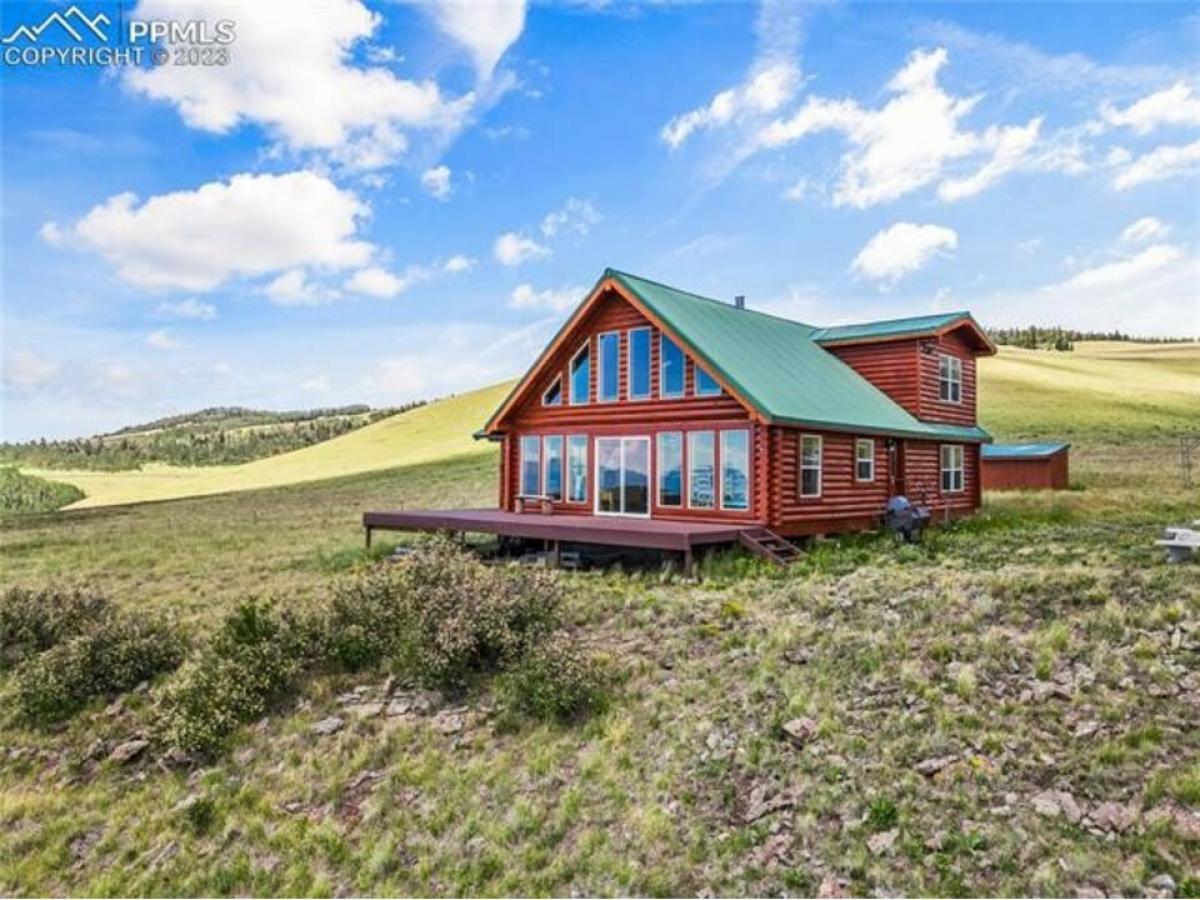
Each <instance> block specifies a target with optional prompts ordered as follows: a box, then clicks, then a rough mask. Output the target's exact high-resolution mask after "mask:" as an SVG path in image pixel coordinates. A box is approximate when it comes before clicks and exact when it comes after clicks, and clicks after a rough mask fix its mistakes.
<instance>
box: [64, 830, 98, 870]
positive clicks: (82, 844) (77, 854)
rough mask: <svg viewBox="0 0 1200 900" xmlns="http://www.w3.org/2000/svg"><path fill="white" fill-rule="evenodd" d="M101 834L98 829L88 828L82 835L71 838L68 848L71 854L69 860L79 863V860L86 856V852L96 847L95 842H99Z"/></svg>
mask: <svg viewBox="0 0 1200 900" xmlns="http://www.w3.org/2000/svg"><path fill="white" fill-rule="evenodd" d="M101 834H102V832H101V830H100V829H99V828H89V829H88V830H87V831H85V832H84V833H83V834H81V835H77V836H76V837H74V838H72V839H71V843H70V845H69V847H68V849H69V850H70V853H71V859H72V860H73V861H75V862H79V860H80V859H82V858H83V857H84V856H86V855H87V853H88V851H89V850H91V849H92V847H94V846H95V845H96V842H97V841H99V840H100V835H101Z"/></svg>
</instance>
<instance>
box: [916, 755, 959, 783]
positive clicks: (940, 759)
mask: <svg viewBox="0 0 1200 900" xmlns="http://www.w3.org/2000/svg"><path fill="white" fill-rule="evenodd" d="M954 762H958V757H957V756H955V755H953V754H951V755H950V756H931V757H930V758H929V759H923V760H921V761H920V762H919V763H917V765H916V769H917V772H918V773H920V774H921V775H924V776H925V777H926V778H931V777H932V776H934V775H936V774H937V773H938V772H940V771H942V769H944V768H946V766H948V765H950V764H951V763H954Z"/></svg>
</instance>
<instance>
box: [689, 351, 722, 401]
mask: <svg viewBox="0 0 1200 900" xmlns="http://www.w3.org/2000/svg"><path fill="white" fill-rule="evenodd" d="M701 371H703V372H704V374H705V375H707V376H708V377H709V378H712V382H713V384H715V385H716V386H717V389H716V390H715V391H702V390H700V374H699V373H700V372H701ZM692 390H693V391H694V392H695V394H696V396H697V397H720V396H721V395H722V394H723V393H725V389H724V388H723V387H721V382H719V381H717V379H716V378H713V374H712V373H711V372H709V371H708V370H707V369H705V368H704V367H703V366H701V365H700V363H698V362H696V361H695V360H693V361H692Z"/></svg>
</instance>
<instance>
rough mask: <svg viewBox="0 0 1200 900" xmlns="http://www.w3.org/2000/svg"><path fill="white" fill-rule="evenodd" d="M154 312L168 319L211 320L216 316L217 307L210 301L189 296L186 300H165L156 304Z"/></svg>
mask: <svg viewBox="0 0 1200 900" xmlns="http://www.w3.org/2000/svg"><path fill="white" fill-rule="evenodd" d="M155 312H156V313H157V314H158V315H160V316H162V317H163V318H168V319H195V320H197V321H200V322H211V321H212V320H213V319H215V318H216V317H217V308H216V307H215V306H213V305H212V304H211V303H205V302H204V301H202V300H197V299H196V298H195V297H189V298H188V299H186V300H179V301H177V302H173V301H170V300H165V301H163V302H162V303H160V304H158V308H157V309H156V310H155Z"/></svg>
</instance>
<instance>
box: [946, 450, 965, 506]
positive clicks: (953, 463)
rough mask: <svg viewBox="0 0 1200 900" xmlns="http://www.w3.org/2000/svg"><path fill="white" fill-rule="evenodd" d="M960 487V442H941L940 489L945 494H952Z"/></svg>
mask: <svg viewBox="0 0 1200 900" xmlns="http://www.w3.org/2000/svg"><path fill="white" fill-rule="evenodd" d="M962 489H963V448H962V444H942V490H943V491H944V492H945V493H947V494H954V493H957V492H959V491H961V490H962Z"/></svg>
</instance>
